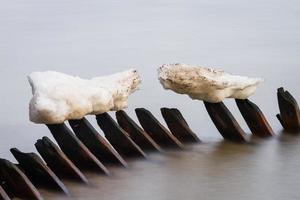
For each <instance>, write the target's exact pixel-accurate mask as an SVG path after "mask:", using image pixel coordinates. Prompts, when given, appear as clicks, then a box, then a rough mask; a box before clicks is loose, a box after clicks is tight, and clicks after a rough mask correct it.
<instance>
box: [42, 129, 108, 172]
mask: <svg viewBox="0 0 300 200" xmlns="http://www.w3.org/2000/svg"><path fill="white" fill-rule="evenodd" d="M47 127H48V128H49V130H50V131H51V133H52V135H53V137H54V138H55V140H56V142H57V144H58V145H59V147H60V148H61V150H62V151H63V152H64V153H65V154H66V155H67V156H68V158H69V159H70V160H72V162H73V163H74V164H75V165H76V166H77V167H78V168H80V169H91V170H96V171H99V172H102V173H104V174H107V175H108V174H109V171H108V170H107V168H106V167H105V166H104V165H103V164H102V163H101V162H100V161H99V160H98V159H97V158H96V157H95V156H94V155H93V154H92V153H91V152H90V150H89V149H88V148H87V147H86V146H84V144H83V143H82V142H81V141H80V140H79V139H78V138H77V137H76V136H75V135H74V134H73V133H72V131H71V130H70V129H69V128H68V127H67V126H66V125H65V124H64V123H63V124H48V125H47Z"/></svg>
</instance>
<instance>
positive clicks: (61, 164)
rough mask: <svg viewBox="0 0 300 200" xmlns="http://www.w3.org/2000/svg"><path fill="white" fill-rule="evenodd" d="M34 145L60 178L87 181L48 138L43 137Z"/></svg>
mask: <svg viewBox="0 0 300 200" xmlns="http://www.w3.org/2000/svg"><path fill="white" fill-rule="evenodd" d="M35 147H36V149H37V151H38V152H39V154H40V155H41V156H42V158H43V159H44V161H45V162H46V163H47V166H48V167H50V169H51V170H52V171H53V172H54V173H55V174H56V175H57V176H58V177H60V178H68V179H72V180H78V181H81V182H83V183H88V180H87V178H86V177H85V176H84V175H83V173H82V172H81V171H80V170H79V169H78V168H77V167H76V166H75V165H74V164H73V162H72V161H71V160H70V159H69V158H68V157H67V156H66V155H65V154H64V153H63V152H62V151H61V150H60V149H59V148H58V146H56V144H54V143H53V142H52V141H51V140H50V139H49V138H47V137H43V138H42V139H39V140H38V141H37V142H36V143H35Z"/></svg>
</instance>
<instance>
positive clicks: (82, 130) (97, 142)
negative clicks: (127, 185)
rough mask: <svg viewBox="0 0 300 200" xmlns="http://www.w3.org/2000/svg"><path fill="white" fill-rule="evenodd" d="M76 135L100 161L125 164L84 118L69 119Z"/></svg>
mask: <svg viewBox="0 0 300 200" xmlns="http://www.w3.org/2000/svg"><path fill="white" fill-rule="evenodd" d="M69 123H70V126H71V127H72V129H73V131H74V133H75V134H76V136H77V137H78V138H79V139H80V140H81V142H82V143H83V144H84V145H85V146H86V147H87V148H88V149H89V150H90V151H91V152H92V153H93V154H94V155H95V156H96V157H97V158H98V159H99V160H100V161H102V162H105V163H118V164H121V165H123V166H125V167H126V166H127V163H126V161H125V160H124V159H123V158H122V157H121V155H120V154H119V153H118V152H117V151H116V150H115V149H114V148H113V147H112V146H111V145H110V144H109V143H108V142H107V141H106V140H105V139H104V138H103V137H102V136H101V135H100V134H99V133H98V131H97V130H96V129H95V128H94V127H93V126H92V125H91V124H90V123H89V121H88V120H87V119H86V118H83V119H80V120H70V121H69Z"/></svg>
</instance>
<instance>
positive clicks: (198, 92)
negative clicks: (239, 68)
mask: <svg viewBox="0 0 300 200" xmlns="http://www.w3.org/2000/svg"><path fill="white" fill-rule="evenodd" d="M158 77H159V80H160V82H161V84H162V86H163V87H164V88H165V89H168V90H172V91H174V92H176V93H179V94H187V95H189V96H190V97H191V98H192V99H198V100H203V101H206V102H210V103H217V102H221V101H223V100H224V99H225V98H235V99H246V98H248V97H249V96H251V95H252V94H253V93H254V92H255V90H256V88H257V86H258V84H259V83H261V82H262V81H263V79H261V78H249V77H246V76H237V75H231V74H229V73H226V72H224V71H221V70H214V69H211V68H205V67H198V66H192V65H186V64H165V65H163V66H161V67H160V68H159V69H158Z"/></svg>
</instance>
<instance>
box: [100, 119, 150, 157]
mask: <svg viewBox="0 0 300 200" xmlns="http://www.w3.org/2000/svg"><path fill="white" fill-rule="evenodd" d="M96 119H97V123H98V125H99V126H100V128H101V129H102V131H103V132H104V134H105V137H106V138H107V140H108V141H109V142H110V143H111V145H113V147H114V148H115V149H116V150H117V151H118V152H119V153H120V154H121V155H124V156H130V157H132V156H133V157H134V156H141V157H147V155H146V154H145V153H144V152H143V150H142V149H141V148H140V147H139V146H138V145H137V144H135V143H134V142H133V140H132V139H131V138H130V137H129V135H128V133H126V131H124V130H123V129H122V128H121V127H120V126H119V125H118V124H117V123H116V122H115V121H114V120H113V119H112V118H111V116H110V115H109V114H108V113H103V114H99V115H96Z"/></svg>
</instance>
